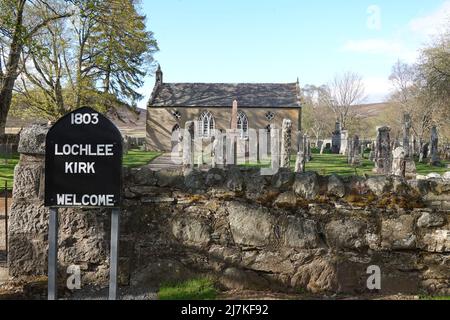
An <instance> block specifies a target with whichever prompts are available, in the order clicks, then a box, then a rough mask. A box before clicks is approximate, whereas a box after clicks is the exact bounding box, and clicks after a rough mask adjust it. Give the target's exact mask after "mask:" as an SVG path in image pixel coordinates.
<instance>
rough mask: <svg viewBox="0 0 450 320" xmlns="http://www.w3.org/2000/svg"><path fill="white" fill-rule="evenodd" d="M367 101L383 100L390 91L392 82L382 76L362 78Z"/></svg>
mask: <svg viewBox="0 0 450 320" xmlns="http://www.w3.org/2000/svg"><path fill="white" fill-rule="evenodd" d="M364 86H365V89H366V95H367V101H366V102H367V103H374V102H383V101H385V100H386V98H387V97H388V96H389V94H390V93H391V91H392V89H393V88H392V84H391V82H390V81H389V79H387V78H384V77H368V78H365V79H364Z"/></svg>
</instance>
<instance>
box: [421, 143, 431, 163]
mask: <svg viewBox="0 0 450 320" xmlns="http://www.w3.org/2000/svg"><path fill="white" fill-rule="evenodd" d="M429 148H430V144H429V143H423V142H421V143H420V155H419V162H420V163H424V162H425V159H427V158H428V153H429Z"/></svg>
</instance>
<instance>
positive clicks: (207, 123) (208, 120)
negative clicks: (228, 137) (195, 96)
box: [199, 111, 216, 138]
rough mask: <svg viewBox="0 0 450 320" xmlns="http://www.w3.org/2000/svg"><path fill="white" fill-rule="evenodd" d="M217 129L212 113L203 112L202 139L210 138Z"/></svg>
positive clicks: (201, 123)
mask: <svg viewBox="0 0 450 320" xmlns="http://www.w3.org/2000/svg"><path fill="white" fill-rule="evenodd" d="M215 127H216V123H215V121H214V117H213V115H212V113H211V112H209V111H203V112H202V114H201V115H200V118H199V131H200V132H199V135H200V137H202V138H210V137H211V135H212V133H213V132H214V129H215Z"/></svg>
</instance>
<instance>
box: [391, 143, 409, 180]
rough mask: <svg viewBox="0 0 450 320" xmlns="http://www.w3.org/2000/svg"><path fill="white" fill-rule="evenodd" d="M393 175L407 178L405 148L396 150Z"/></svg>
mask: <svg viewBox="0 0 450 320" xmlns="http://www.w3.org/2000/svg"><path fill="white" fill-rule="evenodd" d="M391 174H392V175H394V176H398V177H402V178H405V177H406V150H405V149H404V148H403V147H398V148H397V149H395V150H394V153H393V160H392V171H391Z"/></svg>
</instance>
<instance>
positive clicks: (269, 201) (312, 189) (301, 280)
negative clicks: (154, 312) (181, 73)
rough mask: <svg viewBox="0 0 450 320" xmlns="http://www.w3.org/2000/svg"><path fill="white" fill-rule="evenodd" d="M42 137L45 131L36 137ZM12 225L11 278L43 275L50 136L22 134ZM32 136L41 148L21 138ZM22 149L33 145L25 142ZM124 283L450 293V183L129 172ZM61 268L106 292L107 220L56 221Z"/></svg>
mask: <svg viewBox="0 0 450 320" xmlns="http://www.w3.org/2000/svg"><path fill="white" fill-rule="evenodd" d="M41 130H42V132H41ZM22 135H23V139H22V141H23V143H21V146H22V147H23V148H22V149H21V150H22V151H21V152H22V157H21V161H20V164H19V166H18V167H17V168H16V173H15V175H16V185H15V189H14V203H13V208H12V212H11V220H10V221H11V227H10V231H9V233H10V239H11V240H10V247H9V250H10V261H9V266H10V273H11V274H12V275H15V276H20V275H38V274H45V273H46V263H47V260H46V259H47V224H48V222H47V221H48V217H47V210H46V209H45V208H43V206H42V192H43V190H42V186H43V184H42V181H43V179H44V177H43V153H42V150H43V147H42V141H44V140H42V136H45V129H44V128H38V127H34V128H32V129H30V130H29V131H25V132H23V133H22ZM26 135H36V136H37V137H38V141H41V142H39V143H33V142H32V141H34V140H33V139H27V136H26ZM27 141H29V142H27ZM123 176H124V177H123V178H124V190H123V196H124V207H123V215H122V220H121V223H122V224H121V231H122V234H121V242H120V249H119V250H120V257H121V258H120V280H121V284H122V285H132V286H147V287H156V286H158V285H159V284H160V283H161V282H165V281H168V280H182V279H188V278H191V277H194V276H198V275H212V276H214V277H216V278H217V279H218V281H219V282H220V283H221V284H222V286H223V287H224V288H230V289H252V290H267V289H273V290H281V291H298V290H307V291H309V292H313V293H336V292H342V293H363V292H368V289H367V286H366V281H367V278H368V276H369V275H367V268H368V267H369V266H372V265H377V266H379V267H380V268H381V272H382V289H381V292H382V293H395V294H396V293H413V294H418V293H421V292H424V293H425V292H427V293H440V294H450V259H449V257H450V180H449V179H448V175H447V176H446V177H447V179H444V178H442V177H441V178H435V179H427V180H418V181H415V180H413V181H408V182H407V181H406V180H404V179H402V178H399V177H387V176H377V177H372V178H368V179H366V178H362V177H348V178H345V179H343V178H341V177H338V176H335V175H333V176H329V177H325V176H319V175H317V174H315V173H310V172H307V173H291V171H289V170H281V171H279V172H278V173H277V174H276V175H274V176H262V175H261V174H260V172H259V170H256V169H243V170H240V169H237V168H233V167H230V168H228V169H226V170H222V169H218V168H215V169H211V170H210V171H208V172H198V171H195V170H192V171H191V172H190V173H189V174H187V175H183V170H182V169H180V170H177V169H171V170H166V171H159V172H153V171H151V170H150V169H148V168H146V167H144V168H140V169H125V170H124V173H123ZM60 220H61V227H60V241H59V247H60V252H59V263H60V268H61V270H60V272H61V274H64V273H65V268H66V267H67V266H68V265H70V264H79V265H82V266H83V276H84V278H83V284H87V283H99V284H102V283H106V280H107V272H108V251H109V244H108V242H109V214H108V212H105V211H96V210H91V211H83V210H64V211H62V212H61V218H60Z"/></svg>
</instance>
